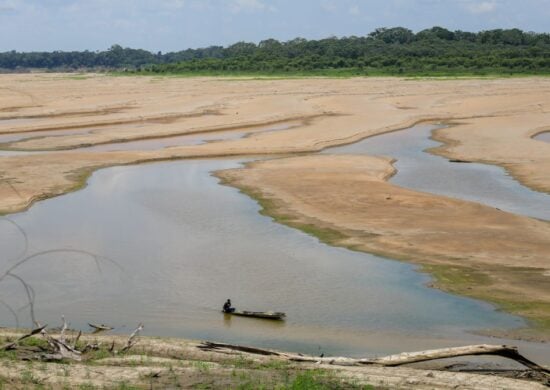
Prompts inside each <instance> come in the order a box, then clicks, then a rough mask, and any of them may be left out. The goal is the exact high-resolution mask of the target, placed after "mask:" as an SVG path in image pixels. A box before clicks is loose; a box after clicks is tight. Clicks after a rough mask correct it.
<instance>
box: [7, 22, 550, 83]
mask: <svg viewBox="0 0 550 390" xmlns="http://www.w3.org/2000/svg"><path fill="white" fill-rule="evenodd" d="M33 68H39V69H53V70H81V69H96V70H97V69H106V70H124V71H126V72H132V73H133V72H139V73H189V74H197V73H199V74H203V73H204V74H233V73H262V74H278V73H304V74H305V73H313V74H315V73H320V74H322V73H326V72H328V73H331V72H333V73H338V72H340V73H352V74H437V73H442V74H453V73H454V74H460V73H464V74H492V73H497V74H503V73H509V74H515V73H526V74H550V34H547V33H544V34H539V33H533V32H524V31H521V30H519V29H509V30H503V29H498V30H489V31H481V32H478V33H472V32H464V31H449V30H447V29H445V28H442V27H433V28H431V29H426V30H423V31H420V32H417V33H414V32H412V31H411V30H409V29H406V28H402V27H396V28H379V29H377V30H375V31H374V32H372V33H370V34H369V35H368V36H365V37H355V36H353V37H344V38H335V37H331V38H327V39H322V40H306V39H303V38H296V39H293V40H290V41H287V42H279V41H277V40H275V39H268V40H264V41H261V42H260V43H258V44H255V43H248V42H238V43H235V44H233V45H230V46H228V47H221V46H211V47H207V48H201V49H187V50H183V51H179V52H171V53H166V54H163V53H160V52H159V53H156V54H155V53H151V52H149V51H146V50H139V49H130V48H122V47H121V46H119V45H114V46H112V47H111V48H110V49H109V50H107V51H101V52H90V51H83V52H61V51H56V52H50V53H48V52H32V53H20V52H16V51H11V52H5V53H0V69H3V70H7V71H18V70H19V71H23V70H28V69H33Z"/></svg>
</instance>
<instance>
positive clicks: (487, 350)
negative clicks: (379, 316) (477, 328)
mask: <svg viewBox="0 0 550 390" xmlns="http://www.w3.org/2000/svg"><path fill="white" fill-rule="evenodd" d="M198 348H200V349H202V350H205V351H208V350H210V351H213V350H216V351H218V352H224V350H225V351H241V352H247V353H251V354H257V355H270V356H279V357H282V358H284V359H287V360H290V361H295V362H312V363H320V364H332V365H338V366H361V365H380V366H386V367H395V366H401V365H404V364H410V363H419V362H426V361H430V360H437V359H446V358H453V357H460V356H478V355H489V356H500V357H504V358H508V359H512V360H515V361H516V362H518V363H520V364H522V365H524V366H526V367H528V368H530V369H531V370H534V371H537V372H540V373H543V374H545V375H547V376H548V375H550V370H548V369H547V368H545V367H542V366H540V365H538V364H537V363H535V362H533V361H531V360H529V359H527V358H526V357H525V356H523V355H521V354H520V353H519V351H518V349H517V347H514V346H507V345H488V344H480V345H468V346H465V347H454V348H442V349H432V350H428V351H420V352H405V353H400V354H396V355H390V356H384V357H380V358H372V359H368V358H367V359H353V358H348V357H315V356H307V355H300V354H289V353H282V352H276V351H270V350H266V349H259V348H251V347H246V346H242V345H231V344H224V343H212V342H204V343H202V344H200V345H199V346H198Z"/></svg>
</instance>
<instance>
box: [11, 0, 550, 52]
mask: <svg viewBox="0 0 550 390" xmlns="http://www.w3.org/2000/svg"><path fill="white" fill-rule="evenodd" d="M396 26H401V27H407V28H410V29H411V30H413V31H415V32H416V31H419V30H422V29H424V28H429V27H433V26H442V27H446V28H448V29H450V30H458V29H460V30H465V31H480V30H487V29H494V28H514V27H517V28H520V29H522V30H525V31H536V32H550V0H0V52H1V51H8V50H17V51H53V50H64V51H69V50H91V51H95V50H106V49H108V48H109V47H110V46H111V45H113V44H120V45H121V46H124V47H132V48H141V49H147V50H150V51H153V52H157V51H162V52H168V51H179V50H183V49H187V48H197V47H206V46H210V45H222V46H227V45H229V44H232V43H235V42H239V41H247V42H259V41H261V40H263V39H268V38H275V39H278V40H283V41H285V40H289V39H293V38H296V37H302V38H307V39H319V38H326V37H329V36H338V37H341V36H351V35H355V36H365V35H367V34H368V33H369V32H371V31H373V30H374V29H376V28H378V27H396Z"/></svg>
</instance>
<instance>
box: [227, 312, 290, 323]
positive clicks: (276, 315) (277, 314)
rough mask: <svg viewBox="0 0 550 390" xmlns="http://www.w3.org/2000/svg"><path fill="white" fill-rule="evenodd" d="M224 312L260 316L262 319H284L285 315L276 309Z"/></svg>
mask: <svg viewBox="0 0 550 390" xmlns="http://www.w3.org/2000/svg"><path fill="white" fill-rule="evenodd" d="M225 314H233V315H234V316H240V317H253V318H262V319H264V320H278V321H281V320H284V319H285V317H286V314H285V313H281V312H278V311H246V310H243V311H234V312H232V313H225Z"/></svg>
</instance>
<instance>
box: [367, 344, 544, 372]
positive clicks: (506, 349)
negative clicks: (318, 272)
mask: <svg viewBox="0 0 550 390" xmlns="http://www.w3.org/2000/svg"><path fill="white" fill-rule="evenodd" d="M476 355H490V356H500V357H504V358H508V359H512V360H515V361H516V362H518V363H521V364H523V365H524V366H526V367H528V368H530V369H532V370H536V371H540V372H545V373H547V374H550V370H548V369H546V368H544V367H542V366H539V365H538V364H537V363H535V362H533V361H531V360H529V359H527V358H526V357H525V356H523V355H521V354H520V353H519V351H518V349H517V347H513V346H507V345H489V344H480V345H468V346H465V347H454V348H442V349H432V350H428V351H420V352H405V353H400V354H397V355H390V356H385V357H381V358H377V359H360V360H359V363H361V364H380V365H383V366H388V367H394V366H401V365H403V364H410V363H419V362H426V361H430V360H437V359H446V358H453V357H459V356H476Z"/></svg>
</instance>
